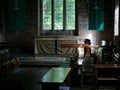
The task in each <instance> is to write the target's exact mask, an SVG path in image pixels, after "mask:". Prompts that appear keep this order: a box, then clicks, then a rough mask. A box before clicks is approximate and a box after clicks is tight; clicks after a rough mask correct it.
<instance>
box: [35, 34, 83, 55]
mask: <svg viewBox="0 0 120 90" xmlns="http://www.w3.org/2000/svg"><path fill="white" fill-rule="evenodd" d="M79 40H81V39H80V38H79V37H74V36H73V37H58V38H48V37H47V38H41V37H37V38H35V54H65V55H68V54H74V53H75V52H76V48H74V47H73V48H62V47H61V45H62V44H71V43H72V44H77V43H78V41H79Z"/></svg>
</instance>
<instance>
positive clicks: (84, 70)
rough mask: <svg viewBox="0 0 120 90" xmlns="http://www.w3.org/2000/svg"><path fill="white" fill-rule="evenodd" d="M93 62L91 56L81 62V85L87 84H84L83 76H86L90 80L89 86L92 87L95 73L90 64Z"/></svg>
mask: <svg viewBox="0 0 120 90" xmlns="http://www.w3.org/2000/svg"><path fill="white" fill-rule="evenodd" d="M93 63H94V58H93V57H89V58H84V60H83V62H82V67H81V87H83V86H88V85H84V77H85V76H86V77H88V78H89V80H90V85H89V86H90V87H92V86H93V85H94V77H95V73H94V68H93V66H92V64H93Z"/></svg>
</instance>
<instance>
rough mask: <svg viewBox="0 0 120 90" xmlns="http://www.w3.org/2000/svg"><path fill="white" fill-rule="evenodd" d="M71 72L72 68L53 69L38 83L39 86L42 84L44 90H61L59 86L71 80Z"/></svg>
mask: <svg viewBox="0 0 120 90" xmlns="http://www.w3.org/2000/svg"><path fill="white" fill-rule="evenodd" d="M70 71H71V68H62V67H53V68H51V69H50V70H49V71H48V72H47V73H46V74H45V75H44V76H43V78H42V79H41V80H40V81H38V84H42V90H48V89H49V90H59V86H60V85H61V84H64V82H65V81H67V79H68V80H69V79H70V77H69V75H70ZM69 82H70V81H69Z"/></svg>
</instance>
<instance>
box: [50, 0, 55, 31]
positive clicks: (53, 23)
mask: <svg viewBox="0 0 120 90" xmlns="http://www.w3.org/2000/svg"><path fill="white" fill-rule="evenodd" d="M51 6H52V15H51V18H52V31H54V28H55V22H54V0H52V5H51Z"/></svg>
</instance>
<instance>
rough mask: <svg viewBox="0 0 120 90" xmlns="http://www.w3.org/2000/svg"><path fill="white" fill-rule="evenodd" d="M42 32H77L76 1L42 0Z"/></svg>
mask: <svg viewBox="0 0 120 90" xmlns="http://www.w3.org/2000/svg"><path fill="white" fill-rule="evenodd" d="M41 1H42V16H41V17H42V30H75V0H41Z"/></svg>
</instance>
